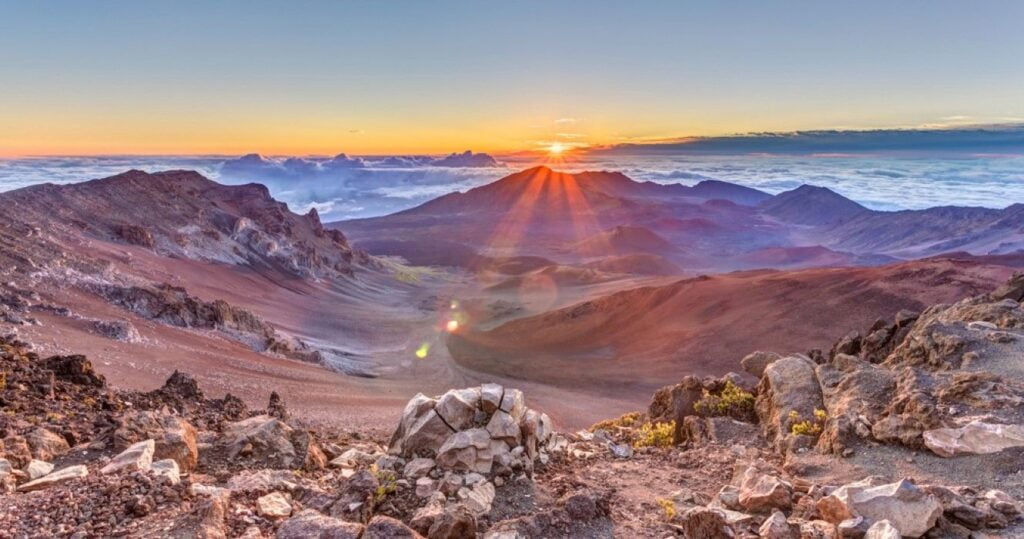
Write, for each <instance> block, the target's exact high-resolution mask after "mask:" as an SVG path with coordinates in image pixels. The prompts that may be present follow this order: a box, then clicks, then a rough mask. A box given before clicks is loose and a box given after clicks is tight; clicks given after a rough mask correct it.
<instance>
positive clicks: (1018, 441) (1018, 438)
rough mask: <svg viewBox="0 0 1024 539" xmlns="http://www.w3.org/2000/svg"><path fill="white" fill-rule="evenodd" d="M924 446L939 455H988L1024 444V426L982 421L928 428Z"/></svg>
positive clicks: (925, 433)
mask: <svg viewBox="0 0 1024 539" xmlns="http://www.w3.org/2000/svg"><path fill="white" fill-rule="evenodd" d="M923 436H924V445H925V447H927V448H928V449H930V450H931V451H932V452H933V453H935V454H936V455H939V456H942V457H954V456H957V455H985V454H989V453H998V452H1000V451H1002V450H1004V449H1010V448H1013V447H1024V425H996V424H992V423H985V422H982V421H979V420H975V421H972V422H970V423H968V424H967V425H964V426H962V427H958V428H942V429H932V430H927V431H925V432H924V433H923Z"/></svg>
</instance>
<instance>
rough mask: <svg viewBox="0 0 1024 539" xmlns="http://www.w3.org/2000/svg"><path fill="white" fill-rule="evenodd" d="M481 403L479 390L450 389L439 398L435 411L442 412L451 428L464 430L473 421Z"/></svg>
mask: <svg viewBox="0 0 1024 539" xmlns="http://www.w3.org/2000/svg"><path fill="white" fill-rule="evenodd" d="M479 404H480V392H479V390H477V389H475V388H467V389H450V390H448V392H447V393H445V394H444V395H441V398H440V399H438V400H437V406H435V407H434V411H435V412H437V413H438V414H440V415H441V417H442V418H444V420H445V422H446V423H448V425H449V426H451V428H453V429H455V430H462V429H464V428H466V427H468V426H470V425H471V424H472V423H473V416H474V415H476V411H477V410H478V408H479Z"/></svg>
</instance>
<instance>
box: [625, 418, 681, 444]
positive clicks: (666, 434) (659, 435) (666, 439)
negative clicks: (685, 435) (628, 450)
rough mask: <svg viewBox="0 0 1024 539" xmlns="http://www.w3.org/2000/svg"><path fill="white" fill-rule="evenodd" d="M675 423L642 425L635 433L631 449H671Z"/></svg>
mask: <svg viewBox="0 0 1024 539" xmlns="http://www.w3.org/2000/svg"><path fill="white" fill-rule="evenodd" d="M675 430H676V422H675V421H669V422H668V423H644V424H643V425H641V426H640V428H639V429H637V431H636V437H635V438H634V440H633V447H671V446H672V434H673V433H674V432H675Z"/></svg>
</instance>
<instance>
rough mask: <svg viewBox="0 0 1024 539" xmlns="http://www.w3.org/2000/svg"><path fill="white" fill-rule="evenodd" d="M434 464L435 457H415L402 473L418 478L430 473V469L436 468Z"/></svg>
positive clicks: (411, 477)
mask: <svg viewBox="0 0 1024 539" xmlns="http://www.w3.org/2000/svg"><path fill="white" fill-rule="evenodd" d="M434 464H435V463H434V459H426V458H415V459H412V460H410V461H409V462H408V463H407V464H406V465H405V468H404V470H403V471H402V473H403V475H405V477H408V478H409V479H416V478H419V477H423V476H425V475H427V474H428V473H430V470H433V469H434Z"/></svg>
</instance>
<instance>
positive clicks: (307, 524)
mask: <svg viewBox="0 0 1024 539" xmlns="http://www.w3.org/2000/svg"><path fill="white" fill-rule="evenodd" d="M362 533H363V525H362V524H357V523H355V522H346V521H344V520H341V519H337V518H331V517H328V516H324V515H322V514H320V513H318V512H316V511H314V510H312V509H306V510H305V511H301V512H300V513H299V514H297V515H295V516H293V517H292V518H289V519H288V520H286V521H284V522H282V523H281V525H280V526H279V527H278V528H277V535H276V536H275V537H277V539H359V536H360V535H362Z"/></svg>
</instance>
